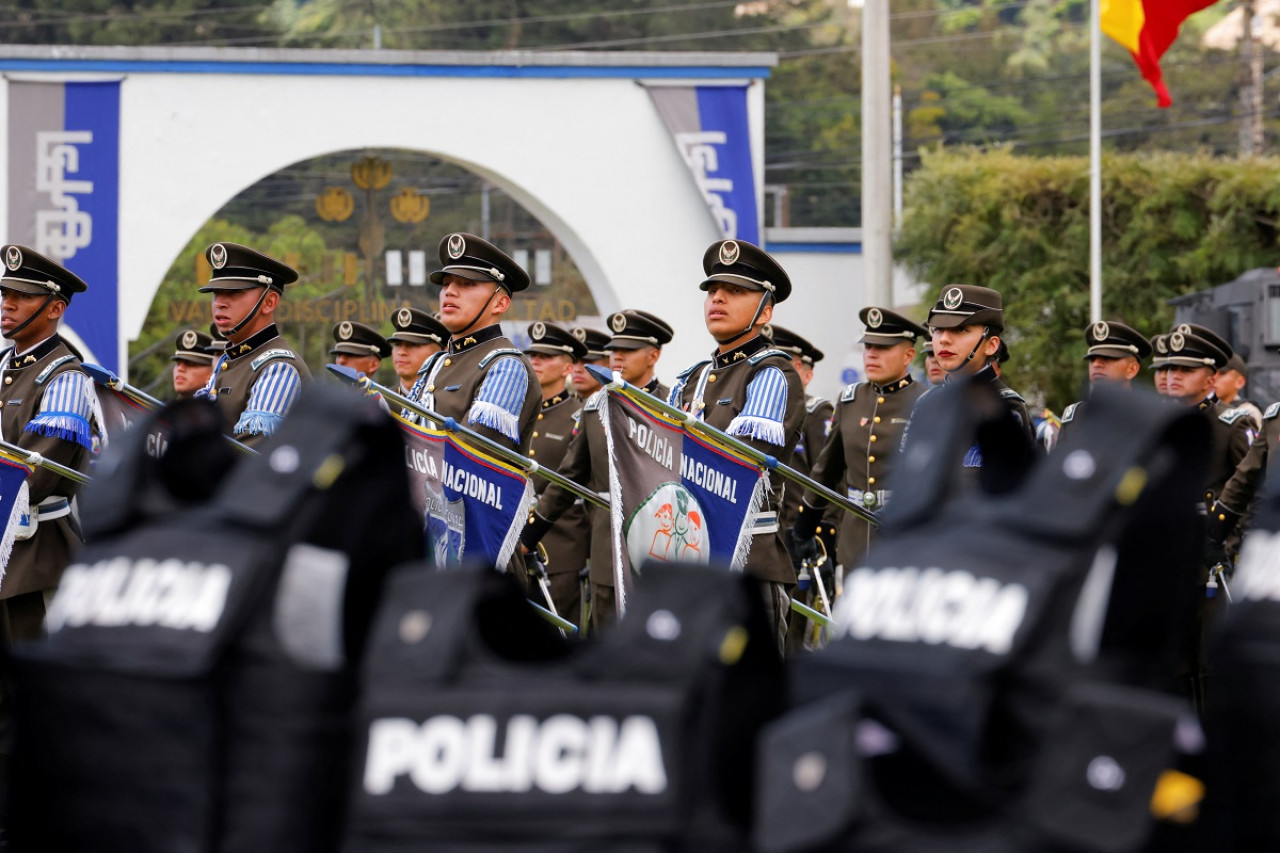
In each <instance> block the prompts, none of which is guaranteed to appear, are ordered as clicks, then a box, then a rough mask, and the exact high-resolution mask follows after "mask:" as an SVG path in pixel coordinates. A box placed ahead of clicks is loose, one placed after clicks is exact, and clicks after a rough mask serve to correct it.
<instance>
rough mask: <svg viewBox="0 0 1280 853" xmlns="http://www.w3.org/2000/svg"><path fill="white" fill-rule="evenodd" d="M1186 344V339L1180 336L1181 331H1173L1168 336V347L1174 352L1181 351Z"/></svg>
mask: <svg viewBox="0 0 1280 853" xmlns="http://www.w3.org/2000/svg"><path fill="white" fill-rule="evenodd" d="M1186 345H1187V339H1186V338H1184V337H1183V336H1182V332H1174V333H1173V334H1172V335H1170V336H1169V349H1171V350H1173V351H1174V352H1182V348H1183V347H1184V346H1186Z"/></svg>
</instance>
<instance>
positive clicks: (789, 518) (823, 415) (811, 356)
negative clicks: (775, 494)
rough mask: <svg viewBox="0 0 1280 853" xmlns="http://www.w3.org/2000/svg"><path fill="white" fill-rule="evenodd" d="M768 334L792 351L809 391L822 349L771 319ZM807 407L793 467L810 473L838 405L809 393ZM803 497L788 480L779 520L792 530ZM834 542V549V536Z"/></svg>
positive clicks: (802, 381)
mask: <svg viewBox="0 0 1280 853" xmlns="http://www.w3.org/2000/svg"><path fill="white" fill-rule="evenodd" d="M768 334H769V337H770V338H771V339H772V340H773V345H774V347H775V348H777V349H780V350H782V351H783V352H786V353H790V354H791V366H792V367H794V368H795V369H796V373H798V374H799V375H800V383H801V384H802V385H803V386H804V388H805V391H806V392H807V391H808V390H809V383H810V382H812V381H813V366H814V365H815V364H817V363H818V362H820V361H822V359H823V357H824V353H823V352H822V350H820V349H818V348H817V347H815V346H814V345H813V344H811V343H810V342H809V341H807V340H805V339H804V338H802V337H801V336H800V335H797V334H796V333H795V332H793V331H791V330H790V329H784V328H783V327H782V326H778V325H774V324H772V323H770V324H769V326H768ZM804 411H805V416H804V427H803V429H801V431H800V440H799V441H798V442H796V449H795V452H794V453H792V454H791V467H792V468H794V469H796V470H797V471H799V472H800V473H801V474H805V475H808V474H809V473H810V471H811V470H812V469H813V463H814V461H815V460H816V459H817V458H818V451H820V450H821V449H822V445H823V444H824V443H825V442H826V440H827V434H828V432H829V430H830V427H831V413H832V412H833V411H835V406H833V405H832V403H831V401H830V400H828V399H826V398H825V397H818V396H816V395H813V394H808V393H806V394H805V396H804ZM803 497H804V496H803V494H802V493H801V489H800V488H799V487H797V486H792V485H790V484H788V487H787V491H786V494H785V495H783V499H782V509H780V510H779V511H778V521H779V523H781V525H782V529H783V530H790V529H791V527H792V525H793V524H795V520H796V516H797V515H798V514H799V512H800V501H801V498H803ZM832 518H834V516H832ZM837 526H838V525H837ZM831 546H832V549H833V550H834V547H835V539H834V537H832V538H831Z"/></svg>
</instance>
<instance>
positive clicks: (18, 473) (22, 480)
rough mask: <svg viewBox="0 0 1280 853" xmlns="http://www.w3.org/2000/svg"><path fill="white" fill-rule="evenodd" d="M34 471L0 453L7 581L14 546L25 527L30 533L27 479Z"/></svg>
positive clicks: (0, 536)
mask: <svg viewBox="0 0 1280 853" xmlns="http://www.w3.org/2000/svg"><path fill="white" fill-rule="evenodd" d="M34 470H35V469H34V468H33V467H32V466H30V465H28V464H27V463H26V462H23V461H22V460H21V459H19V458H18V457H16V456H14V455H12V454H9V453H5V452H4V451H0V580H3V579H4V570H5V567H6V566H8V565H9V557H10V556H11V555H12V554H13V543H14V542H15V541H16V540H17V538H18V536H19V534H20V533H21V531H22V530H23V528H24V527H25V528H26V530H27V531H30V530H31V501H30V497H29V493H28V490H27V478H28V477H30V476H31V473H32V472H33V471H34ZM27 536H30V533H29V532H28V533H27ZM23 538H26V537H25V536H24V537H23Z"/></svg>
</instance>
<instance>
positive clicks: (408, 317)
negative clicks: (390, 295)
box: [396, 308, 413, 329]
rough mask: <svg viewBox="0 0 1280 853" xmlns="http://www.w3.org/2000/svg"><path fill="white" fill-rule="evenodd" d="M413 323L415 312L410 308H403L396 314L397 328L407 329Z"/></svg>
mask: <svg viewBox="0 0 1280 853" xmlns="http://www.w3.org/2000/svg"><path fill="white" fill-rule="evenodd" d="M412 322H413V312H412V311H410V310H409V309H408V308H401V309H400V310H399V311H397V312H396V328H397V329H407V328H409V324H410V323H412Z"/></svg>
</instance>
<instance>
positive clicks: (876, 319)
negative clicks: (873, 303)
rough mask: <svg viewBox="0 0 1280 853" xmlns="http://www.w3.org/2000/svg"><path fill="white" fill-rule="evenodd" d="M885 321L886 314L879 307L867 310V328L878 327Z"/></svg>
mask: <svg viewBox="0 0 1280 853" xmlns="http://www.w3.org/2000/svg"><path fill="white" fill-rule="evenodd" d="M883 322H884V314H881V313H880V309H879V308H872V309H871V310H870V311H868V312H867V328H869V329H878V328H880V324H881V323H883Z"/></svg>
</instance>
